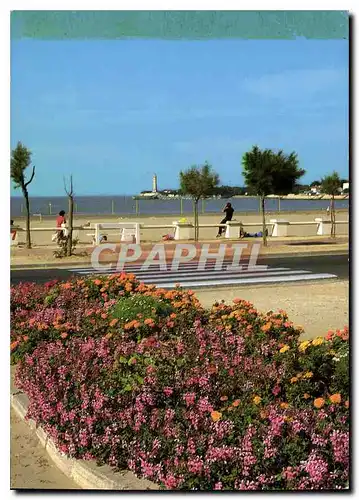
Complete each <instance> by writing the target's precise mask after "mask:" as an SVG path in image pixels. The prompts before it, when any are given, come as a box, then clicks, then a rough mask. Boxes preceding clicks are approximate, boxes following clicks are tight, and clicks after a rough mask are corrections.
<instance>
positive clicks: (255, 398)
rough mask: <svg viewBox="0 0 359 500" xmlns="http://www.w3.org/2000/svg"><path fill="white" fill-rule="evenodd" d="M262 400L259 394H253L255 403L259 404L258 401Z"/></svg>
mask: <svg viewBox="0 0 359 500" xmlns="http://www.w3.org/2000/svg"><path fill="white" fill-rule="evenodd" d="M261 401H262V398H261V397H260V396H254V398H253V403H254V404H255V405H259V403H260V402H261Z"/></svg>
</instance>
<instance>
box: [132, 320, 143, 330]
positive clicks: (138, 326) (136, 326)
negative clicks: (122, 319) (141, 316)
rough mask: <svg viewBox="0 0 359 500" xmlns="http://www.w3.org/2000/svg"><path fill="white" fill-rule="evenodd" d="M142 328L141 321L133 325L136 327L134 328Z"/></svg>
mask: <svg viewBox="0 0 359 500" xmlns="http://www.w3.org/2000/svg"><path fill="white" fill-rule="evenodd" d="M140 326H141V323H140V322H139V321H135V322H134V323H133V327H134V328H140Z"/></svg>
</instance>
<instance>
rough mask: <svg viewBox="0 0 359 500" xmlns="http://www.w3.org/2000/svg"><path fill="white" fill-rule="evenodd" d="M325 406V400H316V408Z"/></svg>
mask: <svg viewBox="0 0 359 500" xmlns="http://www.w3.org/2000/svg"><path fill="white" fill-rule="evenodd" d="M324 405H325V400H324V399H323V398H316V399H315V400H314V406H315V407H316V408H323V406H324Z"/></svg>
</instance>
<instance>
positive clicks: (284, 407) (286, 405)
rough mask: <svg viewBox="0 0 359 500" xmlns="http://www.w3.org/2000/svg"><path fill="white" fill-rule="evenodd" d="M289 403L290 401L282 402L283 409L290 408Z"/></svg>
mask: <svg viewBox="0 0 359 500" xmlns="http://www.w3.org/2000/svg"><path fill="white" fill-rule="evenodd" d="M288 406H289V404H288V403H281V404H280V407H281V408H283V410H286V409H287V408H288Z"/></svg>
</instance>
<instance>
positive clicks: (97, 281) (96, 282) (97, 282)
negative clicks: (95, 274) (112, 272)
mask: <svg viewBox="0 0 359 500" xmlns="http://www.w3.org/2000/svg"><path fill="white" fill-rule="evenodd" d="M93 283H94V285H101V280H94V282H93Z"/></svg>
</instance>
